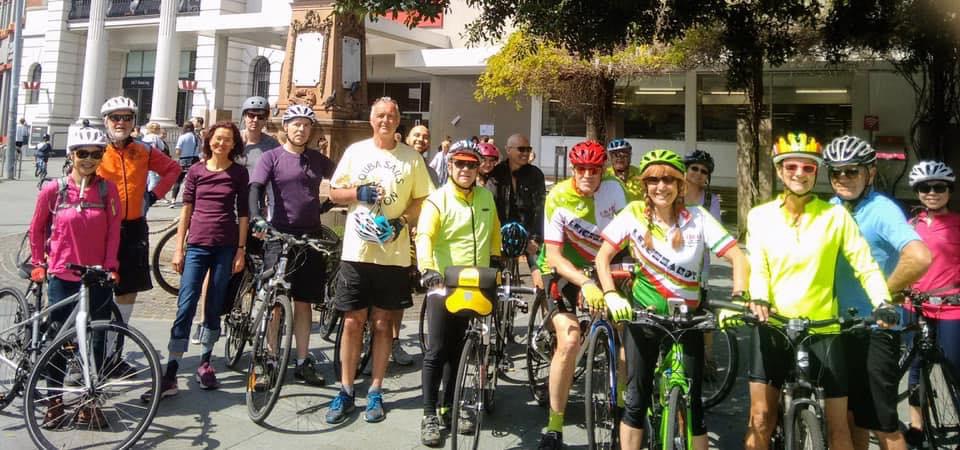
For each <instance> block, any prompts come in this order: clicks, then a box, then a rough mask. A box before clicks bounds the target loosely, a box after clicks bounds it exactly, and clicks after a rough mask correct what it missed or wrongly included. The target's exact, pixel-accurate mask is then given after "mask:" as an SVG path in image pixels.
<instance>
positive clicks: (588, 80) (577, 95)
mask: <svg viewBox="0 0 960 450" xmlns="http://www.w3.org/2000/svg"><path fill="white" fill-rule="evenodd" d="M676 50H677V49H675V48H674V47H669V46H657V45H640V44H630V45H626V46H623V47H621V48H620V49H619V50H617V51H615V52H612V53H611V54H609V55H600V54H598V55H596V56H594V57H593V58H592V59H587V58H584V57H582V56H580V55H578V54H576V53H573V52H570V51H568V50H566V49H565V48H563V47H561V46H559V45H557V44H556V43H554V42H551V41H549V40H547V39H545V38H539V37H534V36H532V35H531V34H530V33H526V32H523V31H516V32H514V33H513V34H511V35H510V37H509V38H508V39H507V41H506V43H505V44H504V46H503V48H501V49H500V51H499V52H497V54H495V55H494V56H492V57H490V59H489V60H488V61H487V68H486V70H484V72H483V74H481V75H480V78H479V80H477V91H476V93H475V97H476V98H477V100H478V101H483V100H487V101H493V100H495V99H497V98H501V97H502V98H506V99H508V100H514V101H516V99H517V97H518V96H520V95H523V94H526V95H539V96H541V97H543V98H545V99H547V98H549V99H551V100H553V101H555V102H557V103H556V104H558V105H560V106H561V107H562V108H564V109H566V110H568V111H575V112H582V113H583V114H584V116H585V117H586V122H587V139H594V140H598V141H601V142H603V141H604V140H606V139H607V138H610V137H612V136H610V135H609V132H610V130H611V129H612V123H613V101H614V91H615V89H616V83H617V80H620V79H628V78H632V77H637V76H646V75H655V74H662V73H665V72H666V71H667V70H671V69H676V68H677V67H679V66H680V65H681V64H682V62H683V55H682V54H681V53H679V52H678V51H676ZM517 106H518V107H519V104H517Z"/></svg>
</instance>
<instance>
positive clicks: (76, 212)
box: [30, 128, 121, 428]
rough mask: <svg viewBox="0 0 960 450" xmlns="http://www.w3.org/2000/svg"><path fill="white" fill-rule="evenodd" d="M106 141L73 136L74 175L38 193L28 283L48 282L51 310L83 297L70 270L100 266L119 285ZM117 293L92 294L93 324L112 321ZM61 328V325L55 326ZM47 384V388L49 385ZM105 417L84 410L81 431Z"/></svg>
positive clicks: (66, 311)
mask: <svg viewBox="0 0 960 450" xmlns="http://www.w3.org/2000/svg"><path fill="white" fill-rule="evenodd" d="M106 146H107V139H106V137H105V136H104V134H103V132H102V131H100V130H97V129H94V128H80V129H78V130H77V131H75V132H74V133H72V135H71V136H70V140H69V144H68V147H69V149H70V156H69V158H70V159H71V160H72V161H73V169H72V171H71V172H70V174H68V175H66V176H64V177H63V178H62V179H59V180H54V181H51V182H49V183H47V184H46V185H45V186H44V187H43V189H41V190H40V195H39V196H38V197H37V206H36V209H35V210H34V212H33V219H32V220H31V222H30V254H31V263H32V264H33V270H32V272H31V274H30V279H31V280H33V281H35V282H37V283H43V282H44V281H46V282H47V301H48V302H49V303H50V304H51V305H53V304H55V303H57V302H59V301H61V300H63V299H65V298H68V297H70V296H72V295H73V294H76V293H77V292H79V291H80V288H81V283H80V277H79V276H77V274H75V273H74V272H73V271H71V270H69V269H67V265H68V264H80V265H85V266H102V267H103V268H104V269H106V270H108V271H110V272H112V273H113V277H114V279H116V270H117V247H118V246H119V245H120V220H121V216H120V207H119V202H120V196H119V194H118V193H117V187H116V185H114V184H113V183H111V182H109V181H107V180H104V179H103V178H100V177H99V176H97V174H96V173H97V166H99V165H100V160H101V158H103V153H104V150H105V149H106ZM112 299H113V290H112V288H109V287H103V286H93V287H91V288H90V316H91V319H92V320H101V319H110V311H111V308H110V302H111V301H112ZM71 312H72V308H62V309H59V310H56V311H54V312H53V313H52V314H50V318H49V323H50V326H52V327H55V326H58V325H63V322H64V321H65V320H66V319H67V318H69V316H70V314H71ZM54 324H57V325H54ZM48 384H49V382H48ZM65 416H66V415H65V414H64V405H63V403H62V401H61V400H60V398H59V397H54V398H52V399H51V400H50V404H49V405H48V409H47V414H46V417H45V420H44V426H45V427H48V428H56V427H58V426H59V424H60V423H61V422H63V421H62V420H60V419H61V418H63V417H65ZM102 416H103V413H102V412H100V411H99V410H98V409H97V408H96V406H87V407H84V408H81V409H80V411H79V412H78V414H77V417H76V419H75V423H76V424H78V425H85V426H87V425H89V426H90V427H92V428H96V427H97V425H98V424H102V423H104V422H103V421H102Z"/></svg>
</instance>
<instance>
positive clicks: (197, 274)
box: [167, 245, 237, 353]
mask: <svg viewBox="0 0 960 450" xmlns="http://www.w3.org/2000/svg"><path fill="white" fill-rule="evenodd" d="M236 253H237V248H236V247H234V246H220V247H212V246H206V245H187V251H186V254H185V255H184V259H183V276H181V277H180V295H179V296H178V297H177V318H176V319H175V320H174V321H173V327H172V328H170V343H169V344H168V345H167V350H169V351H170V352H172V353H184V352H186V351H187V344H188V342H189V337H190V324H191V323H193V316H194V315H195V314H196V313H197V302H198V301H199V300H200V291H201V289H203V279H204V277H205V276H206V275H207V272H208V271H209V272H210V286H208V287H207V302H206V304H205V306H204V310H203V338H202V339H201V341H202V344H203V345H205V346H207V347H208V348H209V347H211V346H213V344H214V343H215V342H217V339H219V338H220V313H221V311H222V310H223V306H224V302H225V300H226V293H227V286H228V285H229V284H230V276H231V275H232V268H233V257H234V255H236Z"/></svg>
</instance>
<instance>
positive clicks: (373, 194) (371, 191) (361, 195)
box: [357, 184, 380, 205]
mask: <svg viewBox="0 0 960 450" xmlns="http://www.w3.org/2000/svg"><path fill="white" fill-rule="evenodd" d="M357 200H359V201H361V202H363V203H367V204H370V205H372V204H374V203H377V200H380V195H379V194H377V185H375V184H364V185H363V186H358V187H357Z"/></svg>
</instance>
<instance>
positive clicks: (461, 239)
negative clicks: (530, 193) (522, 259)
mask: <svg viewBox="0 0 960 450" xmlns="http://www.w3.org/2000/svg"><path fill="white" fill-rule="evenodd" d="M416 243H417V266H418V267H419V268H420V270H421V271H423V270H427V269H431V270H436V271H437V272H440V273H443V272H444V270H446V268H447V267H449V266H480V267H488V266H489V265H490V256H491V255H493V256H500V219H499V218H498V217H497V206H496V205H495V204H494V201H493V194H491V193H490V191H488V190H487V189H486V188H483V187H480V186H476V187H474V188H473V190H471V191H470V192H469V193H466V192H463V191H462V190H460V189H458V188H457V187H456V185H455V184H454V183H453V182H452V181H449V182H447V183H446V184H444V185H443V186H441V187H440V188H439V189H437V190H436V191H433V193H432V194H430V195H429V196H428V197H427V199H426V200H425V201H424V202H423V206H422V207H421V209H420V218H419V220H418V221H417V237H416Z"/></svg>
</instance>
